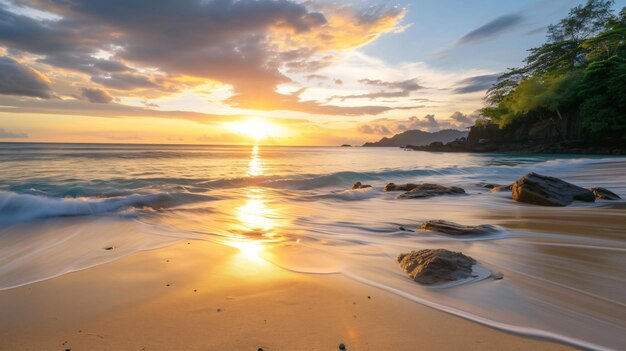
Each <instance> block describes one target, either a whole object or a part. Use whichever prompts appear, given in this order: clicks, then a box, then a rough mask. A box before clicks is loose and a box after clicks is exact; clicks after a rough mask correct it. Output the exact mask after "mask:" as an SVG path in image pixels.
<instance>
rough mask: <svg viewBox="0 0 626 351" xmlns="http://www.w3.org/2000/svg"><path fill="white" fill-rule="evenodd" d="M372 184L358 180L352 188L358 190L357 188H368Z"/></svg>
mask: <svg viewBox="0 0 626 351" xmlns="http://www.w3.org/2000/svg"><path fill="white" fill-rule="evenodd" d="M371 187H372V186H371V185H369V184H361V182H356V183H354V185H353V186H352V190H356V189H367V188H371Z"/></svg>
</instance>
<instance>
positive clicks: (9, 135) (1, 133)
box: [0, 128, 28, 139]
mask: <svg viewBox="0 0 626 351" xmlns="http://www.w3.org/2000/svg"><path fill="white" fill-rule="evenodd" d="M0 138H3V139H23V138H28V134H26V133H13V132H10V131H8V130H5V129H4V128H0Z"/></svg>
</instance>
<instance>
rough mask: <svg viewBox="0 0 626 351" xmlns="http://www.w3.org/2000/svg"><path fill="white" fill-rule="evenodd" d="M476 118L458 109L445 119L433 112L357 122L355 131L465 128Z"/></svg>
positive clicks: (395, 132)
mask: <svg viewBox="0 0 626 351" xmlns="http://www.w3.org/2000/svg"><path fill="white" fill-rule="evenodd" d="M476 118H477V116H476V115H466V114H463V113H461V112H458V111H457V112H454V113H453V114H452V115H450V116H449V117H448V118H447V119H445V120H438V119H437V118H436V117H435V115H434V114H428V115H425V116H424V117H422V118H419V117H416V116H413V117H409V118H408V119H404V120H401V119H400V120H399V119H390V118H379V119H376V120H373V121H370V122H368V123H361V124H359V125H358V126H357V131H359V132H360V133H363V134H375V135H391V134H397V133H402V132H405V131H407V130H415V129H419V130H423V131H429V132H434V131H437V130H441V129H465V128H466V127H469V126H472V125H474V122H475V120H476Z"/></svg>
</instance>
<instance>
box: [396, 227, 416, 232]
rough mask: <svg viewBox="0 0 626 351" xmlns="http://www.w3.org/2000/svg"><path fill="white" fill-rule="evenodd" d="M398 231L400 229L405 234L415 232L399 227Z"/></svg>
mask: <svg viewBox="0 0 626 351" xmlns="http://www.w3.org/2000/svg"><path fill="white" fill-rule="evenodd" d="M398 229H400V230H401V231H403V232H414V230H411V229H407V228H405V227H398Z"/></svg>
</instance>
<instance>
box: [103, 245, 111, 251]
mask: <svg viewBox="0 0 626 351" xmlns="http://www.w3.org/2000/svg"><path fill="white" fill-rule="evenodd" d="M104 249H105V250H107V251H111V250H113V246H107V247H105V248H104Z"/></svg>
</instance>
